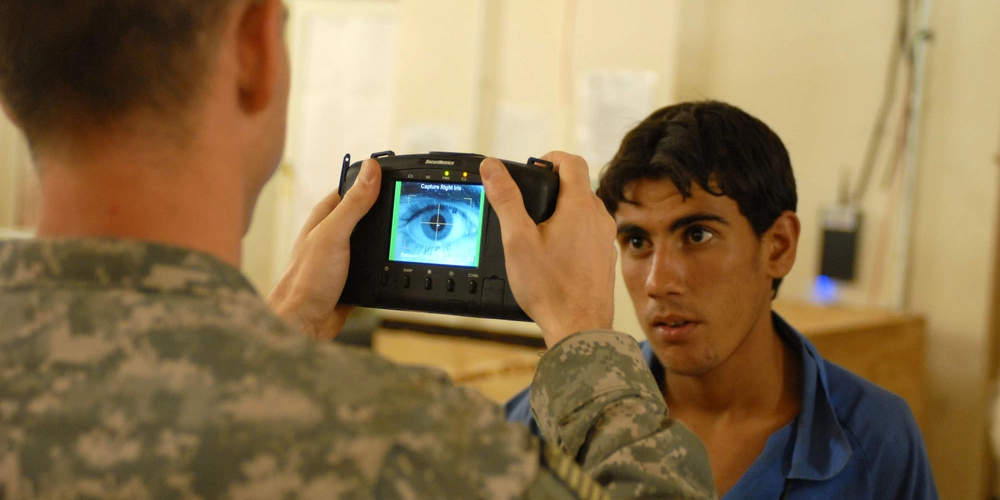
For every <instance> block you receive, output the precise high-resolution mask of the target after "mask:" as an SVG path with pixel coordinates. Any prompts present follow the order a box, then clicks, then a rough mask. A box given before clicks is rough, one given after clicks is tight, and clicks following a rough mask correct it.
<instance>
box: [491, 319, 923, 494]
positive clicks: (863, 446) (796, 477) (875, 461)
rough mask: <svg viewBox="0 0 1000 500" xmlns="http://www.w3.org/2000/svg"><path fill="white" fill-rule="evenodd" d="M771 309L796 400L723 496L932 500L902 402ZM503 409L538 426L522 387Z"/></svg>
mask: <svg viewBox="0 0 1000 500" xmlns="http://www.w3.org/2000/svg"><path fill="white" fill-rule="evenodd" d="M772 316H773V318H774V328H775V330H776V331H777V332H778V335H779V336H781V338H782V340H783V341H785V343H787V344H788V345H789V346H791V347H792V349H793V350H794V351H795V352H798V353H799V355H800V356H801V357H802V376H803V380H802V382H803V383H802V408H801V410H800V412H799V414H798V415H797V416H796V417H795V418H794V419H792V421H791V422H789V423H788V424H786V425H785V426H784V427H782V428H781V429H778V430H777V431H775V432H774V434H771V436H770V437H769V438H768V439H767V443H766V444H765V445H764V451H762V452H761V454H760V456H758V457H757V460H755V461H754V463H753V464H751V465H750V468H749V469H747V471H746V473H744V474H743V477H741V478H740V479H739V481H737V482H736V484H735V485H734V486H733V488H732V489H730V490H729V492H727V493H726V495H725V496H724V497H722V500H736V499H753V500H758V499H785V500H806V499H810V500H811V499H816V500H818V499H851V500H861V499H873V500H874V499H878V500H936V499H937V498H938V494H937V487H936V486H935V484H934V476H933V474H932V473H931V467H930V462H929V461H928V459H927V450H926V448H925V447H924V440H923V437H922V436H921V435H920V429H919V428H918V427H917V422H916V420H915V419H914V418H913V413H912V412H911V411H910V407H909V406H908V405H907V404H906V402H905V401H904V400H903V399H902V398H900V397H899V396H896V395H895V394H892V393H891V392H889V391H886V390H885V389H882V388H880V387H878V386H876V385H875V384H873V383H871V382H869V381H867V380H865V379H863V378H861V377H858V376H857V375H854V374H853V373H851V372H849V371H847V370H845V369H843V368H841V367H839V366H837V365H835V364H833V363H830V362H828V361H825V360H824V359H823V358H822V357H820V355H819V352H818V351H817V350H816V347H815V346H813V345H812V343H811V342H809V340H808V339H806V338H805V337H804V336H802V334H800V333H799V332H797V331H796V330H795V329H794V328H792V327H791V326H789V325H788V323H786V322H785V320H783V319H782V318H781V317H780V316H778V315H777V314H772ZM642 352H643V356H644V357H645V358H646V363H647V364H648V365H649V367H650V370H652V372H653V376H654V377H655V378H656V380H658V381H659V382H660V383H661V384H662V383H663V380H664V374H665V370H664V368H663V364H661V363H660V360H659V359H657V358H656V356H655V355H654V354H653V349H652V347H650V346H649V343H648V342H643V343H642ZM504 409H505V410H506V412H507V419H508V420H511V421H515V422H525V423H527V424H528V425H529V426H530V427H531V428H532V430H533V431H535V433H536V434H537V433H538V428H537V426H536V425H535V421H534V418H533V417H532V415H531V402H530V401H529V399H528V391H527V390H524V391H522V392H521V393H520V394H518V395H517V396H514V397H513V398H512V399H511V400H510V401H508V402H507V404H506V406H505V408H504Z"/></svg>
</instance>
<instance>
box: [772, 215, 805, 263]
mask: <svg viewBox="0 0 1000 500" xmlns="http://www.w3.org/2000/svg"><path fill="white" fill-rule="evenodd" d="M801 230H802V227H801V224H800V223H799V216H798V215H796V214H795V212H792V211H791V210H785V211H784V212H782V213H781V215H779V216H778V219H777V220H775V221H774V224H772V225H771V228H770V229H768V230H767V233H765V237H764V239H765V242H766V243H767V245H766V247H765V249H766V250H767V271H768V274H769V275H770V276H771V278H772V279H778V278H784V277H785V275H787V274H788V272H789V271H791V270H792V265H793V264H795V253H796V250H797V249H798V246H799V232H800V231H801Z"/></svg>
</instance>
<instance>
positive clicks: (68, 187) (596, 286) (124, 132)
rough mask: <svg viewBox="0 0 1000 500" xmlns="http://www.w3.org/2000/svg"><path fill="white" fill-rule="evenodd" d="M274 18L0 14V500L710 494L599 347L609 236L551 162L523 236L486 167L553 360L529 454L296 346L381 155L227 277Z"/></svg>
mask: <svg viewBox="0 0 1000 500" xmlns="http://www.w3.org/2000/svg"><path fill="white" fill-rule="evenodd" d="M284 17H285V12H284V9H283V8H282V4H281V2H280V1H279V0H156V1H137V0H46V1H43V2H39V1H36V0H2V1H0V96H2V99H0V101H2V103H3V107H4V109H5V111H6V112H7V113H8V115H9V116H10V117H11V118H12V120H13V121H14V122H15V123H16V124H17V125H18V126H19V127H20V128H21V129H22V130H23V131H24V133H25V135H26V137H27V138H28V141H29V144H30V146H31V150H32V153H33V157H34V161H35V165H36V168H37V170H38V173H39V176H40V184H41V192H42V210H41V220H40V223H39V226H38V228H37V232H38V234H37V239H33V240H23V241H7V242H2V243H0V297H2V300H0V498H2V499H32V498H85V497H86V498H206V499H212V498H234V499H235V498H248V499H253V498H602V497H606V496H612V497H621V498H624V497H639V496H642V497H654V496H655V497H658V498H685V499H688V498H690V499H695V498H697V499H702V498H712V497H714V494H713V491H712V479H711V474H710V472H709V469H708V463H707V456H706V454H705V451H704V449H703V447H702V446H701V444H700V443H699V441H698V440H697V439H696V438H695V437H694V436H693V435H692V434H691V433H690V432H689V431H688V430H687V429H686V428H684V427H683V426H682V425H680V424H679V423H677V422H676V421H675V420H671V419H670V418H668V417H667V411H666V407H665V405H664V403H663V400H662V399H661V398H660V397H659V394H658V392H657V388H656V383H655V381H654V380H653V379H652V377H650V376H649V373H648V370H647V369H646V368H645V364H644V363H643V360H642V355H641V352H640V351H639V349H638V346H637V345H636V344H635V343H634V342H633V341H631V339H630V338H629V337H628V336H626V335H623V334H620V333H616V332H614V331H611V330H609V328H610V326H611V318H612V288H613V279H614V271H613V268H614V262H615V259H616V254H615V250H614V246H613V243H612V241H613V234H614V222H613V221H612V220H611V218H610V217H609V216H608V214H607V212H606V210H605V209H604V207H603V206H602V205H601V202H600V201H599V200H598V199H597V198H596V196H595V195H594V194H593V193H592V192H591V191H590V189H589V176H588V173H587V168H586V164H585V163H584V162H583V161H582V160H581V159H580V158H579V157H574V156H571V155H566V154H563V153H552V154H550V155H548V156H547V159H549V160H551V161H553V162H554V163H555V164H556V165H557V168H558V172H559V175H560V179H561V182H562V191H561V193H560V199H559V203H558V206H557V209H556V213H555V215H554V216H553V217H552V218H551V219H550V220H549V221H548V222H547V223H546V224H544V225H542V226H536V225H535V224H533V223H532V222H531V219H530V218H529V217H528V216H527V214H526V213H525V210H524V207H523V204H522V200H521V199H520V193H519V191H518V190H517V187H516V185H515V184H514V183H513V180H512V179H511V178H510V176H509V174H508V173H507V172H506V170H505V169H504V168H503V166H502V165H501V164H500V162H498V161H497V160H495V159H491V160H487V161H484V162H483V165H482V175H483V180H484V183H485V184H486V188H487V196H488V197H489V199H490V201H491V203H492V204H493V206H494V207H495V209H496V211H497V213H498V215H499V218H500V223H501V225H502V227H503V231H504V235H505V237H506V241H505V242H504V243H505V248H506V251H507V255H508V257H509V264H510V268H509V272H510V285H511V287H512V290H513V292H514V294H515V295H516V296H517V297H518V301H519V302H520V303H521V304H524V305H525V306H526V307H525V309H526V312H527V313H528V314H529V315H530V316H531V317H532V318H534V319H535V320H536V321H537V322H538V324H539V325H540V326H541V328H542V331H543V333H544V336H545V341H546V342H547V344H548V345H549V346H550V348H551V349H550V351H549V352H548V354H547V355H545V356H544V357H543V358H542V360H541V362H540V367H539V371H538V376H537V378H536V381H535V383H534V384H533V391H534V401H535V411H536V413H537V415H538V417H539V422H540V424H541V425H542V428H543V430H544V434H545V439H546V441H545V443H547V444H543V442H541V441H539V440H537V439H535V438H534V437H532V436H531V435H530V433H529V432H528V430H527V429H526V428H525V427H524V426H521V425H513V424H509V423H507V422H505V420H504V418H503V413H502V411H501V409H500V408H499V407H497V406H495V405H493V404H491V403H489V402H487V401H486V400H485V399H484V398H483V397H481V396H480V395H478V394H477V393H475V392H473V391H469V390H466V389H462V388H457V387H454V386H452V385H450V384H449V383H448V382H447V381H446V380H445V377H444V376H443V375H442V374H441V373H439V372H437V371H434V370H430V369H420V368H407V367H401V366H396V365H394V364H392V363H390V362H387V361H385V360H383V359H380V358H378V357H376V356H373V355H371V354H370V353H367V352H363V351H359V350H354V349H350V348H344V347H340V346H337V345H334V344H332V343H329V342H323V343H320V342H317V341H315V340H313V339H310V338H308V337H307V336H305V335H303V334H302V332H305V333H308V334H310V335H313V336H316V337H321V338H330V337H333V336H335V335H336V333H337V332H338V331H339V330H340V328H341V327H342V326H343V322H344V318H345V315H346V311H345V310H342V309H337V308H335V307H334V305H335V304H336V303H337V298H338V297H339V295H340V293H341V291H342V288H343V286H344V282H345V276H346V272H347V263H348V257H349V235H350V233H351V231H352V229H353V227H354V225H355V224H356V223H357V222H358V220H359V219H360V218H361V217H362V216H363V215H364V213H365V212H366V211H367V210H368V209H369V208H370V207H371V206H372V204H373V203H374V200H375V198H376V197H377V194H378V188H379V180H380V175H381V173H380V170H379V168H378V165H377V163H376V162H374V161H368V162H367V163H366V164H365V166H364V168H363V171H362V173H361V176H360V178H359V181H358V182H357V183H356V184H355V185H354V187H353V188H352V189H351V190H350V191H349V192H348V193H347V194H346V196H345V197H344V199H343V200H340V199H339V197H338V196H337V195H336V194H331V195H330V196H329V197H328V198H327V199H326V200H324V201H323V202H322V203H320V204H319V205H318V206H317V207H316V209H315V210H314V212H313V214H312V216H311V217H310V219H309V221H308V222H307V224H306V226H305V227H304V228H303V231H302V233H301V235H300V237H299V239H298V241H297V243H296V247H295V251H294V255H293V259H292V264H291V265H290V268H289V270H288V271H287V273H286V274H285V276H284V277H283V278H282V280H281V282H280V283H279V285H278V286H277V287H276V288H275V290H274V291H273V292H272V293H271V294H270V296H269V297H268V299H267V302H265V300H263V299H262V298H261V297H260V296H258V295H257V294H256V292H255V291H254V290H253V289H252V287H251V286H250V284H249V283H248V282H247V280H246V279H245V278H244V277H243V276H242V275H241V274H240V272H239V271H238V270H237V268H238V266H239V263H240V244H241V238H242V236H243V234H244V232H245V230H246V229H247V227H248V226H249V223H250V219H251V214H252V211H253V207H254V204H255V202H256V199H257V196H258V195H259V193H260V190H261V189H262V187H263V185H264V183H265V182H266V181H267V179H268V178H269V177H270V176H271V174H272V173H273V172H274V170H275V167H276V165H277V164H278V161H279V159H280V158H281V155H282V149H283V147H284V138H285V136H284V130H285V115H286V104H287V98H288V88H289V64H288V56H287V53H286V48H285V45H284V42H283V33H282V31H283V22H284ZM539 255H544V256H546V257H545V258H544V259H539V258H536V256H539ZM571 256H572V258H570V257H571ZM269 305H270V307H269ZM275 312H277V313H278V314H275ZM282 318H284V320H283V319H282ZM285 320H287V321H285ZM581 468H582V470H583V471H584V472H583V473H581ZM587 474H589V476H588V475H587ZM589 477H593V478H596V482H597V483H600V484H599V485H598V484H594V482H593V481H591V480H590V479H589ZM601 485H603V488H602V486H601Z"/></svg>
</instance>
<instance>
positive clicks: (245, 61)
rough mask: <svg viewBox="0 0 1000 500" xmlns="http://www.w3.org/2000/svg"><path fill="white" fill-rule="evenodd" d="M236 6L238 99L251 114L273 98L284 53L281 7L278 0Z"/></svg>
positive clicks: (261, 108) (283, 12)
mask: <svg viewBox="0 0 1000 500" xmlns="http://www.w3.org/2000/svg"><path fill="white" fill-rule="evenodd" d="M239 9H240V12H239V20H238V21H237V22H238V25H237V35H238V44H239V45H238V51H239V52H238V61H237V62H238V64H239V68H238V71H239V99H240V105H241V106H242V107H243V109H244V110H245V111H247V112H248V113H255V112H258V111H261V110H263V109H265V108H267V107H268V106H269V105H270V104H271V101H272V100H273V99H274V98H275V89H276V86H277V82H278V78H279V75H278V72H279V68H281V57H283V53H284V52H283V50H284V45H283V44H284V32H283V31H284V22H285V8H284V5H283V4H282V3H281V1H280V0H260V1H254V2H246V3H244V4H243V5H242V6H240V7H239Z"/></svg>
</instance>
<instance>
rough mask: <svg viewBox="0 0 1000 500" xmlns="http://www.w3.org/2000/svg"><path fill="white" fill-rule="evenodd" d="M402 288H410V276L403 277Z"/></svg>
mask: <svg viewBox="0 0 1000 500" xmlns="http://www.w3.org/2000/svg"><path fill="white" fill-rule="evenodd" d="M403 288H410V275H408V274H404V275H403Z"/></svg>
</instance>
